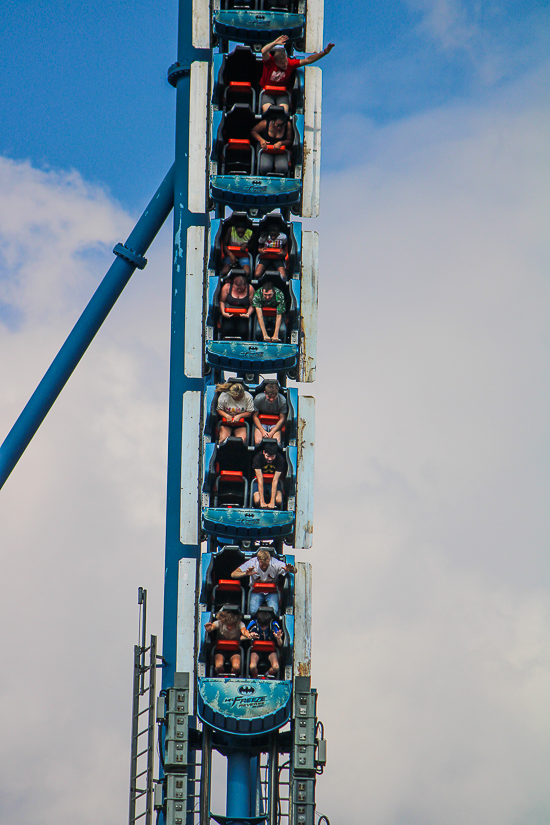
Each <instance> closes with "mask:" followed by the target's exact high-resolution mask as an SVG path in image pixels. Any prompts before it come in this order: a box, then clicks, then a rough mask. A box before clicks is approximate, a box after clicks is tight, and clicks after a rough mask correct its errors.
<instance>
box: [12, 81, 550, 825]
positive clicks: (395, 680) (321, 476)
mask: <svg viewBox="0 0 550 825" xmlns="http://www.w3.org/2000/svg"><path fill="white" fill-rule="evenodd" d="M540 88H541V86H540V85H539V81H538V80H534V81H532V84H531V86H529V85H528V84H524V85H523V86H522V87H521V88H517V89H515V90H509V91H508V92H506V93H503V94H502V95H501V97H500V98H499V99H494V100H493V101H491V102H490V103H487V104H486V105H485V107H484V108H483V109H475V108H474V107H466V106H463V107H461V108H459V107H449V108H447V109H441V110H439V111H437V112H435V113H432V114H431V115H429V116H424V117H421V118H415V119H412V120H409V121H406V122H403V123H401V124H398V125H396V126H391V127H387V128H385V129H382V130H379V131H377V130H373V133H372V136H371V142H370V145H369V151H368V153H367V154H365V156H364V157H365V163H364V164H363V166H361V167H359V168H356V169H354V171H353V174H350V175H345V174H340V175H333V176H328V177H327V178H326V179H325V180H324V186H323V217H322V220H321V222H320V232H321V249H322V261H321V290H322V291H321V306H320V327H319V328H320V339H319V341H320V344H319V368H318V375H319V378H318V382H317V384H316V385H315V386H314V387H313V388H312V389H313V391H314V393H315V395H316V397H317V400H318V405H317V410H318V429H317V456H316V464H317V486H316V499H317V508H316V519H315V547H314V550H313V551H312V552H311V553H308V554H307V558H308V559H310V560H312V562H313V564H314V585H315V589H314V597H315V605H314V610H315V613H314V615H315V626H314V644H315V659H314V668H315V683H316V686H317V687H318V688H319V690H320V699H319V702H320V705H319V707H320V712H321V717H322V718H323V720H324V721H325V723H326V733H327V736H328V738H329V764H328V767H327V771H326V774H325V776H324V777H323V778H322V779H321V780H320V782H319V785H318V789H319V808H320V809H321V810H322V811H326V813H327V814H328V815H329V816H330V817H331V818H332V821H333V822H335V821H336V820H337V819H340V820H341V821H342V822H346V823H348V824H349V825H363V823H364V822H366V821H368V822H370V823H371V824H372V825H393V823H399V825H415V824H416V823H417V822H422V823H423V825H431V823H433V824H434V825H438V823H440V822H441V821H445V822H446V823H448V825H466V823H468V825H470V823H483V825H492V823H494V824H495V825H517V823H520V822H521V823H522V825H526V823H532V824H533V825H535V823H537V825H538V823H539V822H540V823H542V822H545V821H547V819H548V817H547V814H545V811H546V812H547V811H548V808H549V806H550V797H549V795H548V791H547V782H546V775H547V772H548V761H549V754H548V717H547V709H546V705H547V702H546V696H547V691H548V680H549V673H550V667H549V662H548V651H547V647H546V639H547V638H548V634H549V631H550V619H549V599H548V592H547V590H546V589H545V583H544V582H543V581H542V580H541V576H540V570H541V563H542V561H543V553H544V552H545V551H543V550H542V547H543V546H544V539H545V537H546V529H547V522H546V511H545V508H544V507H543V505H542V500H543V496H542V494H541V490H543V489H546V488H545V487H544V486H543V485H545V484H547V475H546V471H545V468H544V462H543V461H542V459H541V457H540V454H541V445H543V444H547V438H548V435H547V414H546V412H545V406H544V405H545V404H546V397H545V394H544V392H543V390H542V389H541V387H543V385H544V374H545V373H544V371H545V368H546V367H545V363H544V361H545V358H546V356H545V355H543V353H544V349H543V341H544V340H545V335H546V331H545V330H546V321H545V312H544V304H545V301H546V300H547V292H546V290H547V281H546V266H547V263H546V262H547V258H548V243H547V237H548V233H547V227H546V225H545V221H546V218H545V200H544V198H545V193H546V192H547V180H546V176H547V174H548V157H547V143H546V139H545V134H546V132H547V114H546V113H545V112H544V111H543V110H542V107H541V105H540V102H539V100H540ZM537 91H538V93H539V94H537ZM0 168H1V170H2V175H3V188H4V189H5V190H6V191H11V193H12V197H13V199H14V202H15V203H16V204H21V205H18V206H17V209H14V210H13V214H11V213H10V211H9V207H7V206H6V201H5V200H2V199H0V209H1V210H2V214H3V215H5V216H6V221H7V224H5V223H2V226H6V225H7V226H8V227H9V231H4V229H2V230H0V235H1V237H0V244H1V246H0V248H1V249H2V254H3V255H4V256H5V259H6V260H7V261H8V263H9V266H10V268H11V269H12V271H15V272H16V274H17V279H16V280H15V281H14V283H12V284H10V285H9V287H5V284H6V281H5V279H4V280H3V281H2V288H3V289H4V288H6V289H7V290H8V292H7V298H6V297H4V298H3V300H9V302H11V303H12V304H13V305H14V306H15V308H16V309H18V310H20V311H21V312H22V313H23V315H22V318H23V320H21V321H20V322H19V326H17V324H16V325H14V326H13V325H12V329H11V331H9V330H8V329H6V328H1V330H0V353H1V354H0V358H1V369H2V375H3V377H4V382H3V383H4V385H5V387H6V389H5V392H4V393H3V396H2V401H1V403H0V421H1V424H2V430H3V432H6V431H7V429H8V427H9V426H10V425H11V423H12V422H13V421H14V419H15V417H16V416H17V414H18V412H19V411H20V409H21V407H22V406H23V404H24V403H25V401H26V400H27V398H28V396H29V395H30V392H32V390H33V389H34V386H35V385H36V383H37V381H38V380H39V378H40V377H41V375H42V374H43V372H44V370H45V368H46V367H47V366H48V364H49V362H50V361H51V358H52V357H53V356H54V355H55V353H56V351H57V348H58V346H59V345H60V344H61V343H62V341H63V340H64V338H65V336H66V334H67V333H68V332H69V330H70V328H71V326H72V324H73V322H74V320H75V319H76V317H77V316H78V313H79V312H80V310H81V308H82V307H83V306H84V304H85V302H86V300H87V298H88V296H89V295H90V294H91V292H92V291H93V289H94V287H95V284H96V283H97V282H98V280H99V278H100V277H101V276H102V274H103V272H104V271H105V270H106V268H107V267H108V265H109V263H110V260H111V256H110V255H109V254H107V251H106V250H108V248H109V247H111V246H112V244H113V243H114V242H116V241H117V240H124V237H125V235H126V233H127V230H128V228H129V226H130V224H131V219H130V217H129V216H128V215H126V214H125V213H124V212H123V211H122V210H121V209H120V208H119V207H118V206H117V205H116V204H114V203H113V202H112V201H111V200H110V199H109V197H108V195H107V194H106V193H105V192H102V191H101V190H97V189H93V188H90V187H88V186H87V184H85V183H84V182H82V181H81V180H80V179H79V178H78V176H74V175H73V176H72V177H71V176H69V177H66V176H64V175H59V174H54V173H44V172H38V171H37V170H33V169H32V168H31V167H30V166H26V165H19V164H16V163H14V162H6V163H3V164H2V165H1V166H0ZM75 181H76V182H75ZM30 216H32V219H31V217H30ZM90 221H91V223H90ZM168 235H169V233H168V232H167V233H166V235H164V236H162V238H160V239H159V242H158V243H157V244H156V245H155V247H154V250H152V251H151V254H150V255H149V258H150V264H149V266H148V267H147V269H146V270H145V272H144V273H137V274H136V275H135V276H134V277H133V279H132V281H131V282H130V284H129V286H128V287H127V289H126V291H125V293H124V294H123V296H122V298H121V299H120V301H119V304H118V305H117V307H116V308H115V309H114V310H113V314H112V317H110V318H109V319H108V321H107V322H106V323H105V325H104V328H103V329H102V330H101V331H100V334H99V335H98V336H97V338H96V340H95V341H94V342H93V344H92V346H91V348H90V350H89V352H88V353H87V354H86V356H85V357H84V359H83V361H82V363H81V364H80V366H79V368H78V369H77V371H76V373H75V375H74V376H73V378H72V379H71V380H70V382H69V384H68V386H67V387H66V389H65V390H64V392H63V394H62V396H61V398H60V399H59V400H58V401H57V402H56V404H55V406H54V408H53V410H52V412H51V413H50V414H49V416H48V418H47V419H46V421H45V423H44V425H43V426H42V428H41V430H40V432H39V433H38V435H37V436H36V437H35V439H34V440H33V442H32V443H31V445H30V447H29V449H28V450H27V453H26V454H25V456H24V457H23V459H22V460H21V462H20V464H19V465H18V467H17V468H16V470H15V471H14V473H13V474H12V476H11V478H10V479H9V481H8V482H7V484H6V486H5V487H4V489H3V490H2V494H1V495H0V519H1V523H2V527H3V530H2V535H3V569H4V581H5V582H6V585H5V593H4V599H3V600H2V605H1V607H0V611H1V616H2V620H3V622H2V624H3V627H4V628H8V629H9V630H8V632H7V633H5V634H4V637H3V640H2V659H3V661H4V662H9V663H10V665H11V666H10V667H8V668H5V669H4V672H3V675H2V681H1V683H0V695H1V699H2V701H1V705H0V706H1V707H2V713H1V719H0V725H1V730H2V740H3V742H4V749H3V755H1V756H0V776H2V780H1V782H2V793H1V794H0V799H1V800H2V802H0V806H1V807H0V812H1V819H2V823H5V825H16V823H17V825H19V823H21V822H31V821H32V822H35V823H37V825H46V824H48V825H49V823H51V822H56V823H57V825H65V824H66V823H67V825H68V823H69V822H71V823H73V822H74V820H75V817H76V818H77V819H78V821H79V822H82V823H83V825H86V823H92V822H93V823H96V822H102V823H105V825H111V823H112V825H114V824H115V823H118V822H120V821H121V820H123V819H124V817H125V815H126V804H127V788H128V749H129V732H130V699H131V697H130V693H131V668H132V645H133V644H134V642H135V641H136V636H137V610H136V605H135V597H136V588H137V586H138V585H143V586H146V587H148V589H149V597H150V606H151V617H150V628H151V630H153V631H156V632H158V633H159V634H160V631H161V624H160V622H161V618H160V613H161V599H162V567H163V562H162V560H163V534H164V527H163V520H164V517H163V496H164V484H165V480H164V479H165V461H166V446H165V441H166V396H167V380H168V379H167V372H168V369H167V355H168V352H167V348H168V340H169V332H168V328H169V305H168V304H169V293H170V289H169V269H170V250H169V240H170V239H169V237H168ZM107 240H108V245H107ZM83 250H84V251H86V250H93V253H90V252H86V254H84V255H83ZM4 294H5V293H4ZM350 316H351V322H350ZM340 333H341V334H340ZM350 409H351V410H352V414H351V415H350V413H349V410H350ZM545 816H546V819H545V818H544V817H545Z"/></svg>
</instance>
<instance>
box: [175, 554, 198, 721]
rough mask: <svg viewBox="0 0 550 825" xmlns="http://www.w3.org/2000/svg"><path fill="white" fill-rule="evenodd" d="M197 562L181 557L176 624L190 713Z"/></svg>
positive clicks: (180, 668) (179, 663) (179, 665)
mask: <svg viewBox="0 0 550 825" xmlns="http://www.w3.org/2000/svg"><path fill="white" fill-rule="evenodd" d="M196 584H197V562H196V560H195V559H180V563H179V570H178V617H177V625H176V670H177V671H178V672H179V673H189V674H191V675H190V677H189V713H193V691H194V688H195V608H196V601H197V596H196V593H197V587H196Z"/></svg>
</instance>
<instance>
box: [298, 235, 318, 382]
mask: <svg viewBox="0 0 550 825" xmlns="http://www.w3.org/2000/svg"><path fill="white" fill-rule="evenodd" d="M318 278H319V236H318V234H317V232H303V233H302V276H301V285H300V300H301V307H300V323H301V341H300V360H299V362H298V381H303V382H304V383H306V384H311V383H312V382H313V381H315V374H316V359H317V302H318Z"/></svg>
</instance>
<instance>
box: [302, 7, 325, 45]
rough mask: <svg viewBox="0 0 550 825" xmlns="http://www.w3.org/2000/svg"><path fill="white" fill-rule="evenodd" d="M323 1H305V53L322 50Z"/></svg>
mask: <svg viewBox="0 0 550 825" xmlns="http://www.w3.org/2000/svg"><path fill="white" fill-rule="evenodd" d="M324 13H325V3H324V0H307V19H306V52H308V53H309V52H320V51H321V50H322V48H323V17H324Z"/></svg>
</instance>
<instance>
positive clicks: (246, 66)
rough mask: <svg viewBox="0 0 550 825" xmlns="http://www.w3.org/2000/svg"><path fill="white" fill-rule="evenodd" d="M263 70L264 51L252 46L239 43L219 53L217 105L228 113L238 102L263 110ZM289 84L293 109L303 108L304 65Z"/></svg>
mask: <svg viewBox="0 0 550 825" xmlns="http://www.w3.org/2000/svg"><path fill="white" fill-rule="evenodd" d="M262 70H263V63H262V57H261V54H260V53H258V52H254V51H252V49H251V48H250V46H236V47H235V49H234V50H233V51H232V52H230V53H229V54H215V55H214V77H215V81H214V92H213V95H212V103H213V105H214V106H215V107H216V108H218V109H220V110H222V109H223V110H224V111H226V112H228V111H229V110H230V109H231V108H232V107H233V105H234V104H235V103H245V104H248V105H249V106H250V107H251V109H252V111H253V112H256V111H257V112H258V113H261V106H260V94H261V89H260V80H261V76H262ZM289 87H290V88H288V89H287V91H288V92H289V93H290V111H291V112H301V111H303V108H304V70H303V68H298V69H296V71H295V72H294V80H293V82H292V83H291V84H289Z"/></svg>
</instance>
